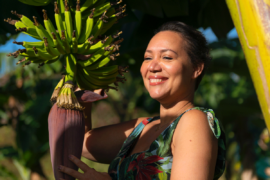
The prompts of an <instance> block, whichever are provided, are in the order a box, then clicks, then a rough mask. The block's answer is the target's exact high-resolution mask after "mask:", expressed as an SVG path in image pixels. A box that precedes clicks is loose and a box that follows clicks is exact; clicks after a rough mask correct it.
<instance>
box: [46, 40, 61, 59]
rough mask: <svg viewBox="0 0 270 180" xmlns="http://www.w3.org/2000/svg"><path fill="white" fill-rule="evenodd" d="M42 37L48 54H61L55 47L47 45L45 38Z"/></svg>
mask: <svg viewBox="0 0 270 180" xmlns="http://www.w3.org/2000/svg"><path fill="white" fill-rule="evenodd" d="M43 39H44V46H45V50H46V51H47V53H48V54H50V55H51V56H59V55H60V54H61V53H60V52H59V51H58V50H57V49H54V48H53V47H52V46H49V44H48V40H47V38H43Z"/></svg>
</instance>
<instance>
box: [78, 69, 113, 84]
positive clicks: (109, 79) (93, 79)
mask: <svg viewBox="0 0 270 180" xmlns="http://www.w3.org/2000/svg"><path fill="white" fill-rule="evenodd" d="M80 71H82V72H83V73H84V74H85V76H86V77H87V78H88V80H89V81H90V82H91V83H92V84H95V85H98V86H106V85H108V84H111V83H114V82H115V81H116V76H117V75H118V74H116V76H115V75H114V76H108V77H106V79H105V78H104V79H100V77H99V79H98V78H97V77H98V76H97V77H94V76H92V74H90V73H88V72H87V71H86V70H85V69H81V70H80Z"/></svg>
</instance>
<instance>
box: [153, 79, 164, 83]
mask: <svg viewBox="0 0 270 180" xmlns="http://www.w3.org/2000/svg"><path fill="white" fill-rule="evenodd" d="M161 81H162V79H150V82H151V83H152V82H161Z"/></svg>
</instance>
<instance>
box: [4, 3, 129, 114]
mask: <svg viewBox="0 0 270 180" xmlns="http://www.w3.org/2000/svg"><path fill="white" fill-rule="evenodd" d="M24 1H27V2H30V0H24ZM39 1H40V0H32V1H31V2H39ZM43 2H44V3H46V2H49V0H47V1H43ZM71 3H72V1H71V0H69V1H68V0H65V1H63V0H57V1H56V2H55V3H54V12H55V16H54V17H55V23H56V28H55V26H54V25H53V23H52V21H51V20H50V19H49V18H48V15H47V13H46V10H43V18H44V26H43V25H42V24H41V23H39V21H38V20H37V18H36V17H33V21H32V20H30V19H29V18H28V17H26V16H24V15H21V14H18V13H17V12H16V11H11V13H12V14H14V15H16V16H17V17H18V18H19V19H20V20H14V19H11V18H8V19H5V21H6V22H8V23H10V24H11V25H15V27H16V31H18V32H23V33H25V34H28V35H30V36H32V37H34V38H36V39H39V40H40V41H38V42H25V41H23V42H16V41H14V42H13V43H15V44H18V45H22V46H23V47H24V49H19V50H17V51H16V52H14V53H9V54H8V56H14V57H15V58H17V57H18V56H23V57H24V58H23V59H21V60H19V62H18V63H17V64H19V63H23V62H24V65H23V66H25V65H29V64H31V63H37V64H39V67H41V66H43V65H44V64H49V63H54V62H56V61H58V60H59V58H60V56H64V58H65V60H66V66H65V67H66V72H65V73H64V77H63V78H62V79H61V80H60V82H59V83H58V84H57V86H56V87H55V90H54V92H53V94H52V97H51V101H52V102H53V103H55V102H56V103H57V106H58V107H60V108H65V109H75V110H83V109H84V108H83V107H82V106H81V105H80V103H79V102H78V101H77V98H76V96H75V94H74V88H75V87H77V86H78V87H79V88H81V89H82V90H94V89H101V88H102V89H106V90H107V91H108V90H109V89H115V90H117V88H116V87H115V86H118V82H122V83H123V82H124V81H125V80H126V79H125V78H123V77H121V76H123V72H127V70H126V69H127V67H120V66H118V65H113V66H106V65H107V64H108V63H109V62H110V61H111V60H115V59H116V57H117V56H119V53H115V52H116V51H118V50H119V47H120V45H119V44H120V43H121V42H122V41H123V39H118V37H119V35H120V34H121V33H122V32H118V33H116V34H113V35H109V36H106V35H104V34H105V33H106V32H107V30H108V29H110V28H111V27H112V26H113V24H115V23H116V22H117V20H118V19H120V18H122V17H124V16H125V15H124V12H125V5H124V6H120V7H118V8H116V7H115V6H116V5H118V4H120V3H121V0H120V2H116V3H111V2H107V3H106V2H104V0H86V1H85V3H84V4H83V5H82V7H81V6H80V0H77V2H76V8H75V9H72V6H71ZM119 75H120V76H119ZM110 84H114V85H115V86H109V85H110Z"/></svg>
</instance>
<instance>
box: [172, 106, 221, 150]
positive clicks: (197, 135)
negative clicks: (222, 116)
mask: <svg viewBox="0 0 270 180" xmlns="http://www.w3.org/2000/svg"><path fill="white" fill-rule="evenodd" d="M219 136H220V127H219V122H218V120H217V119H216V118H215V114H214V112H213V110H211V109H206V108H201V107H195V108H191V109H189V110H187V111H186V112H185V113H184V114H183V115H182V116H181V118H180V120H179V122H178V124H177V126H176V128H175V132H174V136H173V145H177V144H180V143H183V142H185V141H182V140H181V139H190V140H191V141H192V139H193V142H197V140H198V143H199V141H200V142H204V143H210V144H216V143H217V140H216V139H218V138H219ZM199 144H200V143H199ZM199 144H198V145H199Z"/></svg>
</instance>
